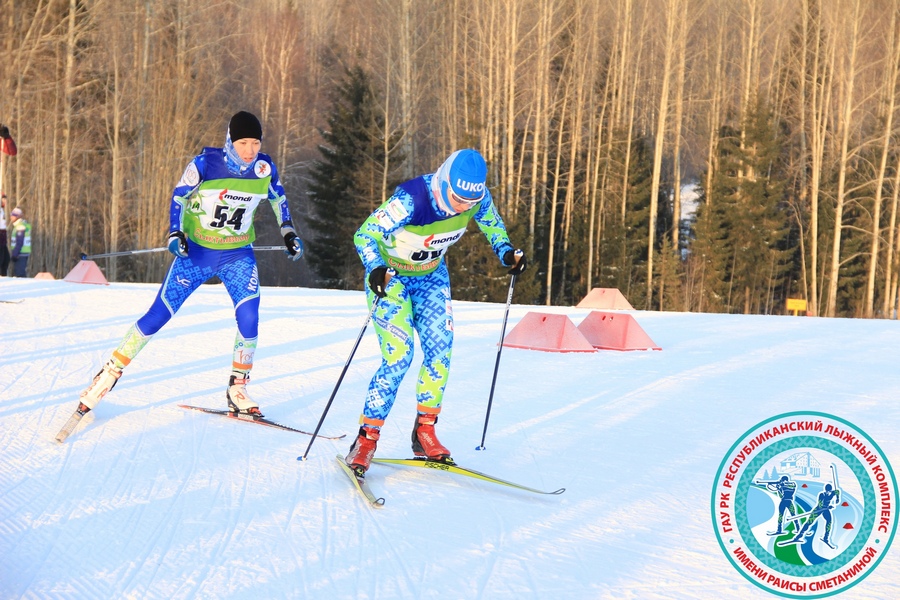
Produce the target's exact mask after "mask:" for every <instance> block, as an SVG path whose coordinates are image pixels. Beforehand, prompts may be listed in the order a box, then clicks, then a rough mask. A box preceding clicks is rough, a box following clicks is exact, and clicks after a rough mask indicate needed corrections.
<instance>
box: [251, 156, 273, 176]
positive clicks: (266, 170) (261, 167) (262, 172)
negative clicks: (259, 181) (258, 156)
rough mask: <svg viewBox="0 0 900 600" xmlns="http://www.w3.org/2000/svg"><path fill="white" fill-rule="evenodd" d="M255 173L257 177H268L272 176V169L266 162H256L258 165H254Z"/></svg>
mask: <svg viewBox="0 0 900 600" xmlns="http://www.w3.org/2000/svg"><path fill="white" fill-rule="evenodd" d="M253 171H254V172H255V173H256V176H257V177H268V176H269V175H271V174H272V167H270V166H269V163H267V162H266V161H264V160H258V161H256V164H255V165H253Z"/></svg>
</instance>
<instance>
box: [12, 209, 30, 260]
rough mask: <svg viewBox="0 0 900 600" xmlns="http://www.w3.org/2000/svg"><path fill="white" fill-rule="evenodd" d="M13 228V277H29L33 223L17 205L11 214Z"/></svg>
mask: <svg viewBox="0 0 900 600" xmlns="http://www.w3.org/2000/svg"><path fill="white" fill-rule="evenodd" d="M9 224H10V226H11V227H12V230H13V233H12V235H13V246H12V253H11V254H12V255H11V256H10V260H12V263H13V277H28V272H27V268H28V257H29V256H31V223H29V222H28V221H26V220H25V213H24V212H23V211H22V209H21V208H20V207H18V206H17V207H16V208H14V209H13V211H12V212H11V213H10V215H9Z"/></svg>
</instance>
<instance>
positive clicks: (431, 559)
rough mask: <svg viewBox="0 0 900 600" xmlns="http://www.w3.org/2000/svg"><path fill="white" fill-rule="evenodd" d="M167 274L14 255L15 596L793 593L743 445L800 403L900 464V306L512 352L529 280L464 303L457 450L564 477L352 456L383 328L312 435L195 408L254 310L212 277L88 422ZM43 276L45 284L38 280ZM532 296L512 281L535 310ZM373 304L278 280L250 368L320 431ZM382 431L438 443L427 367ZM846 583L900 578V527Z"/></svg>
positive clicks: (4, 423)
mask: <svg viewBox="0 0 900 600" xmlns="http://www.w3.org/2000/svg"><path fill="white" fill-rule="evenodd" d="M157 289H158V286H157V285H150V284H112V285H109V286H102V285H100V286H98V285H85V284H74V283H68V282H64V281H42V280H37V281H36V280H12V279H3V280H0V300H3V301H4V302H2V303H0V331H2V334H0V341H2V348H3V350H4V351H3V353H2V356H0V365H2V370H0V372H2V374H3V376H2V378H0V458H2V460H0V598H3V599H10V598H75V599H94V598H96V599H118V598H140V599H144V598H160V599H173V598H215V599H232V598H247V599H277V598H316V599H318V598H323V599H337V598H352V599H357V598H360V599H379V600H381V599H390V598H415V599H420V598H421V599H427V598H440V599H445V598H451V599H456V598H459V599H476V598H483V599H510V600H524V599H529V598H534V599H545V598H559V599H562V598H565V599H581V598H585V599H588V598H590V599H594V598H616V599H618V598H640V599H644V598H713V599H716V600H719V599H725V598H742V599H743V598H770V597H774V596H772V595H770V594H768V593H766V592H764V591H762V590H760V589H758V588H756V587H755V586H754V585H752V584H751V583H750V582H748V581H747V580H746V579H744V577H743V576H741V574H739V573H738V572H737V571H736V570H735V569H734V568H733V567H732V566H731V564H730V563H729V562H728V560H727V558H726V557H725V555H724V554H723V552H722V550H721V548H720V547H719V545H718V543H717V541H716V537H715V534H714V531H713V524H712V520H711V516H710V493H711V490H712V487H713V479H714V477H715V474H716V471H717V470H718V468H719V465H720V463H721V462H722V460H723V458H724V456H725V454H726V453H727V451H728V449H729V448H730V447H731V446H732V444H733V443H735V441H736V440H737V439H738V438H739V437H740V436H741V435H742V434H743V433H744V432H746V431H747V430H748V429H750V428H751V427H752V426H754V425H755V424H757V423H759V422H761V421H764V420H766V419H768V418H770V417H773V416H775V415H778V414H782V413H786V412H791V411H801V410H802V411H821V412H825V413H830V414H833V415H836V416H838V417H841V418H843V419H846V420H847V421H850V422H852V423H854V424H855V425H856V426H858V427H859V428H860V429H861V430H863V431H865V432H866V433H867V434H869V436H871V438H872V439H873V440H875V441H876V442H877V443H878V444H879V445H880V447H881V449H882V450H883V452H884V454H885V455H886V456H887V457H888V459H889V460H890V461H891V463H892V465H893V466H894V468H895V469H896V468H897V467H898V466H900V435H898V432H900V361H898V357H900V351H898V347H900V324H898V323H897V322H896V321H886V320H850V319H816V318H797V317H785V316H773V317H764V316H734V315H712V314H688V313H656V312H641V311H633V312H631V314H632V315H634V317H635V318H636V319H637V321H638V323H639V324H640V325H641V327H642V328H643V329H644V330H645V331H646V332H647V333H648V334H649V335H650V336H651V337H652V338H653V340H654V341H655V342H656V343H657V345H659V346H661V347H662V348H663V350H662V351H647V352H644V351H640V352H616V351H600V352H596V353H551V352H537V351H532V350H521V349H513V348H505V349H504V350H503V352H502V356H501V362H500V369H499V375H498V377H497V386H496V391H495V393H494V397H493V408H492V412H491V418H490V423H489V427H488V431H487V439H486V450H484V451H476V446H478V445H479V443H480V442H481V436H482V429H483V427H484V420H485V411H486V407H487V401H488V396H489V390H490V386H491V377H492V374H493V370H494V364H495V360H496V356H497V342H498V340H499V336H500V326H501V322H502V318H503V311H504V305H502V304H487V303H471V302H455V303H454V315H455V330H456V340H455V343H454V351H453V366H452V370H451V377H450V382H449V385H448V387H447V391H446V394H445V398H444V400H445V401H444V410H443V412H442V414H441V419H440V422H439V424H438V427H437V431H438V433H439V435H440V438H441V441H442V442H443V443H444V444H445V445H447V446H448V447H449V448H450V449H451V450H453V456H454V458H455V459H456V461H457V462H458V463H460V464H461V465H464V466H468V467H470V468H473V469H477V470H480V471H483V472H486V473H490V474H494V475H497V476H499V477H502V478H504V479H507V480H511V481H515V482H519V483H522V484H525V485H528V486H531V487H535V488H539V489H545V490H555V489H557V488H559V487H565V488H566V492H565V493H564V494H562V495H560V496H539V495H535V494H530V493H527V492H522V491H518V490H514V489H510V488H505V487H501V486H498V485H493V484H490V483H485V482H482V481H478V480H475V479H469V478H465V477H461V476H457V475H450V474H446V473H441V472H433V471H424V470H421V469H411V468H404V467H393V466H381V465H373V466H372V468H371V470H370V471H369V475H368V480H369V481H370V484H371V486H372V488H373V489H374V490H375V492H376V493H377V494H378V495H380V496H383V497H384V498H385V499H386V502H385V505H384V507H383V508H373V507H371V506H369V505H368V504H367V503H366V502H365V501H364V500H363V499H362V497H361V496H360V495H359V494H358V493H357V492H356V491H355V490H354V489H353V487H352V484H351V482H350V481H349V479H348V478H347V477H346V476H345V475H344V474H343V473H341V471H340V469H339V466H338V465H337V463H336V461H335V455H336V454H339V453H340V454H344V453H346V451H347V449H348V447H349V445H350V441H351V437H352V436H353V435H354V433H355V432H356V430H357V427H358V417H359V414H360V412H361V410H362V404H363V398H364V394H365V390H366V387H367V385H368V382H369V379H370V377H371V376H372V373H373V372H374V371H375V369H376V368H377V365H378V363H379V360H380V353H379V350H378V346H377V342H376V338H375V334H374V331H373V330H372V327H371V325H370V326H369V328H368V330H367V331H366V333H365V335H364V337H363V339H362V342H361V344H360V346H359V349H358V351H357V353H356V356H355V358H354V359H353V361H352V363H351V364H350V367H349V369H348V371H347V374H346V376H345V378H344V381H343V384H342V385H341V387H340V389H339V391H338V393H337V395H336V397H335V400H334V403H333V405H332V407H331V410H330V411H329V413H328V415H327V417H326V419H325V423H324V425H323V427H322V432H323V433H325V434H346V435H347V438H345V439H343V440H339V441H331V440H323V439H319V440H316V442H315V443H314V444H313V446H312V448H311V450H310V453H309V460H308V461H306V462H298V461H297V457H298V456H301V455H302V454H303V453H304V452H305V451H306V448H307V446H308V444H309V441H310V438H309V437H307V436H304V435H301V434H296V433H289V432H284V431H278V430H275V429H270V428H266V427H260V426H257V425H253V424H248V423H241V422H238V421H234V420H231V419H227V418H223V417H219V416H214V415H206V414H202V413H198V412H192V411H187V410H184V409H182V408H179V407H178V404H183V403H188V404H198V405H202V406H208V407H215V408H224V407H225V399H224V392H225V385H226V383H227V379H228V375H229V372H230V364H231V348H232V345H233V340H234V334H235V323H234V316H233V310H232V307H231V302H230V300H229V298H228V295H227V293H226V291H225V290H224V288H223V286H221V285H206V286H203V287H202V288H201V289H200V290H198V291H197V292H196V293H195V294H194V295H193V296H192V297H191V298H190V299H189V300H188V302H187V303H186V304H185V306H184V307H183V308H182V310H181V311H180V312H179V313H178V314H177V315H176V316H175V317H174V319H173V320H172V321H171V322H170V323H169V324H168V325H167V326H166V327H165V328H163V330H162V331H160V332H159V333H158V334H157V335H156V336H155V337H154V339H153V340H152V341H151V342H150V343H149V344H148V345H147V346H146V347H145V348H144V350H143V352H142V353H141V354H140V355H139V356H138V357H137V358H136V359H135V360H134V362H133V363H132V364H131V365H130V366H129V367H128V368H127V369H126V371H125V374H124V375H123V377H122V379H121V380H120V381H119V383H118V385H117V386H116V388H115V389H114V390H113V391H112V392H111V393H110V394H109V395H108V396H107V397H106V399H104V400H103V402H101V403H100V404H99V406H98V407H97V408H96V409H95V410H94V411H93V412H91V413H89V414H88V415H87V416H86V417H85V418H84V419H83V420H82V422H81V424H80V425H79V427H78V429H77V430H76V431H75V433H74V434H73V435H72V437H71V438H69V440H68V441H67V442H66V443H65V444H58V443H57V442H55V441H54V436H55V435H56V432H57V431H58V430H59V428H60V427H61V426H62V425H63V423H65V421H66V420H67V419H68V417H69V416H70V415H71V413H72V411H73V410H74V409H75V407H76V406H77V403H78V395H79V393H80V392H81V390H82V389H84V388H85V387H86V385H87V384H88V383H89V382H90V380H91V378H92V377H93V375H94V374H95V373H96V372H97V371H98V370H99V368H100V366H101V365H102V363H103V362H104V361H105V360H106V358H107V357H108V356H109V354H110V352H111V351H112V350H113V349H114V348H115V346H116V345H117V344H118V343H119V341H120V339H121V338H122V336H123V335H124V334H125V331H126V330H127V328H128V327H129V326H130V325H131V324H132V323H133V322H134V321H135V320H136V319H137V318H138V317H139V316H141V315H142V314H143V312H144V311H145V310H146V309H147V308H148V307H149V305H150V303H151V302H152V300H153V298H154V296H155V294H156V292H157ZM19 300H21V302H17V301H19ZM529 311H540V312H555V313H562V314H566V315H568V316H569V317H570V318H571V319H572V321H573V322H574V323H576V324H577V323H579V322H580V321H581V319H582V318H584V317H585V316H586V315H587V314H588V313H589V312H590V311H589V310H586V309H577V308H561V307H552V308H551V307H543V306H541V307H537V306H521V305H515V304H514V305H513V306H512V309H511V311H510V316H509V324H508V327H507V331H509V330H510V329H511V328H512V327H513V326H515V324H516V323H517V322H518V321H519V320H521V319H522V317H523V316H524V315H525V314H526V313H527V312H529ZM366 315H367V309H366V306H365V300H364V296H363V294H362V292H342V291H334V290H318V289H303V288H263V296H262V307H261V326H260V336H259V349H258V351H257V354H256V361H255V366H254V370H253V375H252V383H251V385H250V386H249V391H250V393H251V394H252V395H253V397H254V398H255V399H256V400H257V401H258V402H259V403H260V405H261V407H262V409H263V411H264V412H265V413H266V416H267V417H269V418H271V419H273V420H276V421H279V422H282V423H285V424H287V425H291V426H294V427H297V428H300V429H305V430H310V431H311V430H312V429H314V428H315V426H316V423H317V422H318V419H319V417H320V416H321V414H322V411H323V410H324V408H325V405H326V402H327V400H328V398H329V396H330V395H331V393H332V391H333V389H334V386H335V383H336V381H337V379H338V376H339V374H340V372H341V369H342V368H343V366H344V364H345V362H346V360H347V357H348V356H349V354H350V351H351V349H352V347H353V343H354V342H355V340H356V338H357V336H358V334H359V331H360V328H361V327H362V325H363V323H364V321H365V318H366ZM421 356H422V355H421V351H420V349H419V348H418V345H417V347H416V360H415V363H414V368H413V370H411V371H410V373H409V374H408V375H407V378H406V381H404V383H403V386H402V387H401V389H400V394H399V395H398V399H397V402H396V404H395V406H394V409H393V412H392V413H391V415H390V418H389V419H388V421H387V423H386V425H385V427H384V430H383V433H382V438H381V442H380V444H379V448H378V456H381V457H400V458H405V457H408V456H410V455H411V451H410V445H409V435H410V430H411V427H412V423H413V415H414V413H415V399H414V385H415V379H416V370H417V369H418V365H419V363H420V360H421ZM841 597H842V598H871V599H879V600H884V599H890V598H900V548H892V550H891V551H890V552H889V553H888V555H887V556H886V557H885V559H884V560H883V561H882V562H881V564H880V565H879V567H878V568H877V569H876V570H875V571H874V572H873V573H872V574H871V575H870V576H868V577H867V578H866V579H865V580H864V581H862V582H861V583H860V584H859V585H857V586H855V587H853V588H852V589H850V590H849V591H848V592H846V593H845V594H843V595H842V596H841Z"/></svg>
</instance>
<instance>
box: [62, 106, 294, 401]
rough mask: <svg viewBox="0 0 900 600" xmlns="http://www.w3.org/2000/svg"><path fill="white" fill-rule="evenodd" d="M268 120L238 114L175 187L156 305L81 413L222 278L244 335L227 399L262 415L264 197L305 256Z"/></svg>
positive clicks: (288, 245) (290, 249)
mask: <svg viewBox="0 0 900 600" xmlns="http://www.w3.org/2000/svg"><path fill="white" fill-rule="evenodd" d="M261 145H262V125H260V122H259V119H257V118H256V117H255V116H254V115H253V114H251V113H249V112H246V111H240V112H238V113H236V114H235V115H234V116H232V117H231V120H230V121H229V124H228V130H227V131H226V134H225V145H224V147H222V148H204V149H203V152H202V153H200V154H199V155H197V156H196V157H194V159H193V160H192V161H191V162H190V163H189V164H188V165H187V168H186V169H185V171H184V174H183V175H182V176H181V180H180V181H179V182H178V185H177V186H176V187H175V190H174V191H173V193H172V201H171V204H170V211H169V221H170V226H169V241H168V249H169V251H170V252H171V253H172V254H174V255H175V260H174V261H173V262H172V266H171V267H170V268H169V272H168V274H167V275H166V279H165V281H163V283H162V285H161V286H160V288H159V293H158V294H157V296H156V299H155V300H154V301H153V304H152V305H151V306H150V309H149V310H148V311H147V313H146V314H144V316H142V317H141V318H140V319H138V320H137V322H136V323H135V324H134V325H132V326H131V328H130V329H129V330H128V332H127V333H126V334H125V337H124V338H123V339H122V342H121V343H120V344H119V346H118V348H116V350H115V351H114V352H113V353H112V356H111V357H110V359H109V360H108V361H107V363H106V364H105V365H104V366H103V368H102V369H101V370H100V372H99V373H97V375H96V376H95V377H94V380H93V382H92V383H91V385H90V386H89V387H88V388H87V389H86V390H84V391H83V392H82V393H81V398H80V400H81V405H80V406H79V411H81V412H87V411H88V410H91V409H92V408H94V407H95V406H96V405H97V403H98V402H100V400H101V399H102V398H103V396H105V395H106V393H107V392H108V391H109V390H111V389H112V387H113V386H114V385H115V384H116V382H117V381H118V379H119V377H121V376H122V370H123V369H124V368H125V367H126V366H128V364H129V363H130V362H131V361H132V359H134V357H135V356H136V355H137V354H138V352H140V351H141V349H142V348H143V347H144V346H145V345H146V344H147V342H149V341H150V338H151V337H153V335H154V334H155V333H156V332H157V331H159V330H160V329H161V328H162V327H163V325H165V324H166V323H168V321H169V319H171V318H172V317H173V316H174V315H175V313H176V312H177V311H178V309H179V308H181V306H182V304H184V302H185V300H187V298H188V297H189V296H190V295H191V294H192V293H193V292H194V291H195V290H196V289H197V288H198V287H200V285H201V284H202V283H203V282H205V281H206V280H208V279H210V278H211V277H213V276H216V277H218V278H219V279H220V280H221V281H222V283H223V284H224V285H225V289H226V290H228V294H229V295H230V296H231V301H232V303H233V304H234V314H235V320H236V321H237V335H236V336H235V341H234V352H233V355H232V365H231V376H230V378H229V381H228V387H227V388H226V391H225V397H226V400H227V402H228V407H229V409H230V410H232V411H233V412H236V413H238V412H239V413H244V414H248V415H253V416H256V417H261V416H262V413H261V412H260V410H259V405H258V404H257V403H256V402H254V401H253V400H252V399H251V398H250V396H249V394H248V393H247V388H246V385H247V383H248V381H249V378H250V369H251V368H252V367H253V356H254V353H255V352H256V343H257V337H258V328H259V293H260V285H259V273H258V271H257V268H256V257H255V256H254V254H253V246H252V244H253V241H254V240H255V239H256V232H255V230H254V227H253V217H254V215H255V214H256V209H257V207H258V206H259V205H260V203H262V201H263V200H267V201H268V202H269V204H270V205H271V207H272V210H273V211H274V212H275V217H276V218H277V219H278V223H279V225H280V227H281V235H282V237H283V238H284V244H285V254H287V255H288V257H289V258H291V259H292V260H295V261H296V260H298V259H299V258H300V257H301V256H302V254H303V242H302V241H301V240H300V238H299V237H298V236H297V233H296V231H295V230H294V226H293V223H292V221H291V213H290V209H289V207H288V201H287V198H286V197H285V192H284V188H283V187H282V186H281V182H280V180H279V177H278V170H277V169H276V167H275V163H274V162H272V159H271V158H270V157H269V156H268V155H266V154H263V153H261V152H260V148H261Z"/></svg>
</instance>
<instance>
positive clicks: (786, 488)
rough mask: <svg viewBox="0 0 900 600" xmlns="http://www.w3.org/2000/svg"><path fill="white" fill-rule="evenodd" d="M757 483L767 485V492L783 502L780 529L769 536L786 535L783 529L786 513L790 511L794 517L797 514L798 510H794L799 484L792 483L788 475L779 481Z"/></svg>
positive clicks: (779, 516)
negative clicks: (775, 495) (795, 494)
mask: <svg viewBox="0 0 900 600" xmlns="http://www.w3.org/2000/svg"><path fill="white" fill-rule="evenodd" d="M757 483H760V484H765V486H766V489H767V490H769V491H770V492H772V493H773V494H777V495H778V497H779V498H781V502H779V503H778V529H777V530H776V531H770V532H769V535H782V534H783V533H784V529H783V528H782V523H783V522H784V511H785V510H787V511H790V513H791V516H792V517H793V516H794V515H796V514H797V510H796V509H795V508H794V492H796V491H797V484H796V483H794V482H793V481H791V478H790V477H788V476H787V475H782V476H781V479H779V480H778V481H760V482H757Z"/></svg>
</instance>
